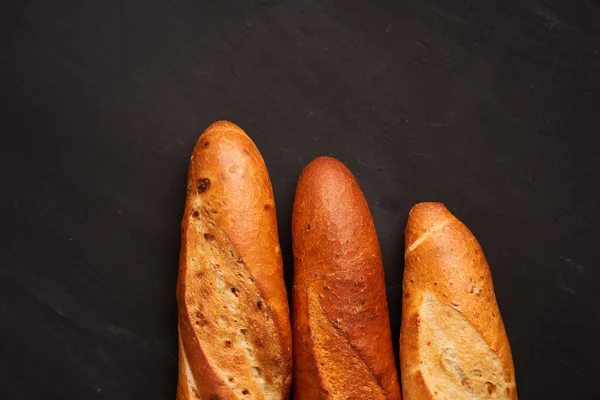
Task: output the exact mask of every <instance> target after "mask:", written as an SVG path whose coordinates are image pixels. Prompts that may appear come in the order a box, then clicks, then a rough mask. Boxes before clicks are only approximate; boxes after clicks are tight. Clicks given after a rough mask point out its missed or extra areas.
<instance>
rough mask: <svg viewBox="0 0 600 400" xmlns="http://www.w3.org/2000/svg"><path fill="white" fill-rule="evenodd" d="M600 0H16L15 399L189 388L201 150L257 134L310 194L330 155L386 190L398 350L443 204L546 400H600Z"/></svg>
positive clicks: (521, 378) (10, 111) (5, 299)
mask: <svg viewBox="0 0 600 400" xmlns="http://www.w3.org/2000/svg"><path fill="white" fill-rule="evenodd" d="M598 21H600V5H599V4H598V3H597V2H593V1H562V0H555V1H552V0H548V1H543V0H518V1H491V0H485V1H471V0H456V1H442V0H437V1H436V0H422V1H419V0H413V1H408V0H374V1H346V0H323V1H275V0H262V1H254V2H252V1H239V2H233V1H198V0H195V1H192V0H180V1H163V2H160V1H150V0H148V1H142V0H131V1H91V0H81V1H28V2H25V1H3V2H2V5H1V6H0V26H1V27H2V28H1V30H2V34H1V35H0V46H1V47H0V49H1V52H0V76H1V77H0V106H1V108H0V110H1V111H0V133H1V139H2V140H1V143H0V170H1V171H2V173H1V175H0V176H1V178H2V179H1V187H0V224H1V229H0V348H1V352H0V398H2V399H63V398H65V399H92V398H106V399H142V398H143V399H173V398H174V395H175V385H176V365H177V358H176V304H175V294H174V289H175V281H176V275H177V267H178V252H179V224H180V219H181V216H182V210H183V201H184V193H185V188H184V183H185V179H186V168H187V163H188V159H189V155H190V152H191V150H192V147H193V145H194V142H195V140H196V138H197V137H198V135H199V134H200V133H201V132H202V131H203V130H204V128H205V127H206V126H208V125H209V124H210V123H211V122H213V121H215V120H217V119H229V120H232V121H234V122H236V123H238V124H239V125H241V126H242V127H243V128H244V129H245V130H246V131H247V132H248V133H249V134H250V136H251V137H252V138H253V139H254V141H255V142H256V144H257V145H258V147H259V148H260V150H261V151H262V153H263V155H264V158H265V160H266V162H267V165H268V167H269V170H270V173H271V179H272V181H273V186H274V191H275V197H276V201H277V214H278V216H279V227H280V234H281V242H282V248H283V251H284V256H285V268H286V280H287V283H288V285H289V284H291V273H292V258H291V246H290V243H291V240H290V211H291V205H292V199H293V196H294V189H295V184H296V180H297V178H298V175H299V173H300V171H301V169H302V168H303V166H304V165H305V164H306V163H308V162H309V161H310V160H311V159H312V158H313V157H316V156H318V155H333V156H335V157H337V158H339V159H341V160H343V161H344V162H345V163H346V164H347V165H348V166H349V167H350V168H351V170H352V171H353V172H354V173H355V174H356V177H357V178H358V180H359V182H360V184H361V186H362V188H363V190H364V192H365V195H366V197H367V199H368V201H369V204H370V206H371V210H372V212H373V216H374V219H375V223H376V225H377V228H378V233H379V236H380V241H381V245H382V250H383V255H384V262H385V268H386V280H387V285H388V300H389V303H390V315H391V321H392V330H393V334H394V341H395V346H396V349H397V339H398V331H399V322H400V304H401V281H402V269H403V229H404V225H405V223H406V219H407V214H408V210H409V209H410V207H411V206H412V205H413V204H414V203H416V202H420V201H427V200H429V201H432V200H435V201H443V202H444V203H446V204H447V206H448V207H449V208H450V209H451V210H453V212H455V213H456V215H457V216H458V217H459V218H461V219H462V220H463V221H464V222H465V223H466V224H467V225H468V226H469V227H470V228H471V229H472V231H473V232H474V233H475V235H477V237H478V238H479V240H480V242H481V244H482V246H483V248H484V250H485V252H486V255H487V257H488V259H489V262H490V265H491V268H492V273H493V277H494V282H495V286H496V293H497V297H498V301H499V303H500V308H501V310H502V314H503V317H504V321H505V324H506V328H507V330H508V335H509V338H510V342H511V345H512V349H513V355H514V359H515V365H516V373H517V385H518V388H519V392H520V397H521V398H522V399H555V398H556V399H559V398H562V399H592V398H599V397H598V396H600V383H599V382H600V362H599V357H600V351H599V350H600V347H599V346H598V338H599V337H600V266H599V265H598V260H599V259H600V210H599V206H598V204H599V202H600V190H599V186H600V138H599V134H600V23H599V22H598Z"/></svg>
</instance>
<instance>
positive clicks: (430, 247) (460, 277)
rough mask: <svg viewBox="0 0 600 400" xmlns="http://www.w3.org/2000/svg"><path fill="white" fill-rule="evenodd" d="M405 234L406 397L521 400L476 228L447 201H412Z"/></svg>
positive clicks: (402, 334)
mask: <svg viewBox="0 0 600 400" xmlns="http://www.w3.org/2000/svg"><path fill="white" fill-rule="evenodd" d="M405 233H406V235H405V237H406V252H405V269H404V280H403V293H404V294H403V301H402V326H401V329H400V370H401V376H402V390H403V395H404V398H405V400H420V399H453V400H456V399H516V398H517V390H516V384H515V377H514V367H513V361H512V356H511V352H510V346H509V343H508V339H507V337H506V332H505V330H504V324H503V323H502V317H501V316H500V311H499V309H498V304H497V303H496V297H495V295H494V287H493V284H492V276H491V273H490V269H489V267H488V264H487V261H486V259H485V256H484V254H483V251H482V250H481V247H480V245H479V243H478V242H477V240H476V239H475V237H474V236H473V234H472V233H471V232H470V231H469V229H468V228H467V227H466V226H465V225H463V223H462V222H460V221H459V220H458V219H456V217H454V215H452V214H451V213H450V212H449V211H448V210H447V209H446V207H444V205H443V204H441V203H421V204H417V205H416V206H414V207H413V209H412V210H411V211H410V214H409V218H408V224H407V226H406V232H405Z"/></svg>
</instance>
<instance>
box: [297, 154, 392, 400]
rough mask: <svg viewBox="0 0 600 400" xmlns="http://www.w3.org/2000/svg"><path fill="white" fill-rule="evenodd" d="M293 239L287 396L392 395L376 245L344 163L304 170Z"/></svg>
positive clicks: (311, 399) (324, 162)
mask: <svg viewBox="0 0 600 400" xmlns="http://www.w3.org/2000/svg"><path fill="white" fill-rule="evenodd" d="M292 236H293V248H294V287H293V307H292V310H293V323H292V326H293V337H294V399H295V400H304V399H306V400H317V399H369V400H373V399H390V400H397V399H399V398H400V389H399V385H398V375H397V372H396V365H395V360H394V354H393V349H392V340H391V334H390V322H389V316H388V307H387V298H386V289H385V281H384V275H383V264H382V261H381V252H380V249H379V242H378V240H377V234H376V232H375V226H374V224H373V220H372V218H371V213H370V212H369V207H368V205H367V202H366V200H365V198H364V196H363V194H362V192H361V190H360V187H359V186H358V183H357V182H356V179H355V178H354V176H353V175H352V173H351V172H350V171H349V170H348V168H346V166H344V164H342V163H341V162H339V161H337V160H335V159H333V158H329V157H322V158H317V159H316V160H314V161H312V162H311V163H310V164H309V165H308V166H307V167H306V168H305V169H304V171H303V172H302V175H301V176H300V179H299V181H298V186H297V189H296V198H295V200H294V210H293V216H292Z"/></svg>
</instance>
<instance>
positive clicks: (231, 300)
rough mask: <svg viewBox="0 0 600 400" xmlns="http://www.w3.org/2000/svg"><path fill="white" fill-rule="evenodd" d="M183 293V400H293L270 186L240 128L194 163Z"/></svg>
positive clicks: (204, 138)
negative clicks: (291, 398)
mask: <svg viewBox="0 0 600 400" xmlns="http://www.w3.org/2000/svg"><path fill="white" fill-rule="evenodd" d="M179 268H180V269H179V280H178V285H177V302H178V308H179V383H178V388H177V399H178V400H184V399H202V400H217V399H220V400H226V399H269V400H271V399H273V400H279V399H287V397H288V394H289V390H290V385H291V368H292V351H291V350H292V348H291V346H292V343H291V328H290V322H289V309H288V302H287V295H286V290H285V285H284V281H283V264H282V259H281V250H280V247H279V237H278V232H277V221H276V215H275V204H274V200H273V191H272V188H271V181H270V180H269V175H268V173H267V169H266V167H265V164H264V161H263V159H262V157H261V155H260V152H259V151H258V149H257V148H256V146H255V145H254V143H253V142H252V140H251V139H250V138H249V137H248V136H247V135H246V134H245V133H244V131H243V130H242V129H240V128H239V127H238V126H236V125H235V124H232V123H230V122H226V121H220V122H216V123H214V124H212V125H211V126H209V127H208V128H207V129H206V131H205V132H204V133H203V134H202V135H201V136H200V138H199V140H198V142H197V143H196V146H195V147H194V151H193V154H192V157H191V159H190V166H189V174H188V185H187V195H186V202H185V211H184V216H183V221H182V227H181V257H180V267H179Z"/></svg>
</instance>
